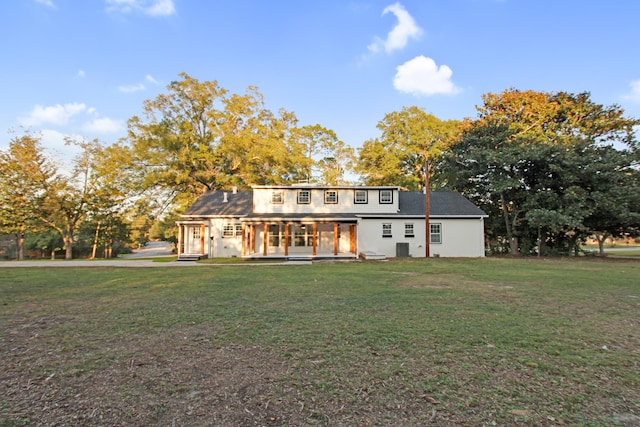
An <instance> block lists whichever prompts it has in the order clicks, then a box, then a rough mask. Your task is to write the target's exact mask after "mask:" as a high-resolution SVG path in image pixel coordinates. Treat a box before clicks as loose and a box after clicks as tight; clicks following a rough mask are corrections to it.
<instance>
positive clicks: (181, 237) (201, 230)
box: [176, 221, 209, 260]
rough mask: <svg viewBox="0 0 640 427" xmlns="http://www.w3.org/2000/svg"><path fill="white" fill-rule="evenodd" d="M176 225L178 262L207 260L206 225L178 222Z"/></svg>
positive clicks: (194, 222)
mask: <svg viewBox="0 0 640 427" xmlns="http://www.w3.org/2000/svg"><path fill="white" fill-rule="evenodd" d="M177 225H178V243H177V245H176V246H177V249H178V260H197V259H202V258H207V256H208V250H207V246H206V242H207V239H205V236H206V235H208V234H209V230H208V227H207V225H206V224H205V223H204V222H202V221H180V222H178V223H177Z"/></svg>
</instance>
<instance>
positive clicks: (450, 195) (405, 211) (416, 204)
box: [398, 191, 487, 217]
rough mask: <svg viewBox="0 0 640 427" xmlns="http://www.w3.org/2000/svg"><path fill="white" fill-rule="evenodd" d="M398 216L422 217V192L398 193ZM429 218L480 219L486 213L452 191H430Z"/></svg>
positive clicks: (424, 201)
mask: <svg viewBox="0 0 640 427" xmlns="http://www.w3.org/2000/svg"><path fill="white" fill-rule="evenodd" d="M398 195H399V197H400V199H399V201H398V205H399V207H400V212H398V215H407V216H414V215H415V216H424V212H425V209H426V197H425V195H424V193H423V192H422V191H400V192H399V193H398ZM429 210H430V212H429V216H430V217H432V216H433V217H437V216H442V217H445V216H449V217H451V216H453V217H481V216H487V214H486V213H484V211H483V210H482V209H480V208H478V207H477V206H476V205H474V204H473V203H471V202H470V201H469V200H468V199H467V198H466V197H464V196H463V195H462V194H460V193H456V192H454V191H432V192H430V193H429Z"/></svg>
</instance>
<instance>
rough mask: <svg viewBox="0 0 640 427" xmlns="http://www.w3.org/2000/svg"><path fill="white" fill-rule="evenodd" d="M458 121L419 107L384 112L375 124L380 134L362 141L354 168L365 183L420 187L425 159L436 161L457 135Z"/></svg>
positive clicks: (417, 188) (423, 176) (405, 187)
mask: <svg viewBox="0 0 640 427" xmlns="http://www.w3.org/2000/svg"><path fill="white" fill-rule="evenodd" d="M459 125H460V122H458V121H456V120H446V121H443V120H440V119H438V118H437V117H435V116H434V115H432V114H428V113H426V112H425V111H424V110H422V109H421V108H418V107H405V108H403V109H402V110H401V111H399V112H393V113H389V114H386V115H385V117H384V118H383V119H382V120H381V121H380V122H379V123H378V125H377V127H378V129H379V130H380V131H381V132H382V135H381V136H380V138H376V139H372V140H368V141H366V142H365V143H364V144H363V146H362V148H361V149H360V152H359V155H360V158H359V162H358V165H357V168H356V170H357V171H358V172H359V173H360V174H361V175H362V178H363V181H364V183H365V184H367V185H399V186H400V187H402V188H403V189H407V190H419V189H421V188H423V187H424V183H425V170H424V169H425V162H426V161H429V162H431V163H436V162H437V160H438V159H439V158H440V156H441V155H442V153H443V152H444V151H445V150H446V149H447V148H448V146H449V145H450V144H451V143H452V142H453V141H454V139H455V138H456V136H457V135H458V133H459Z"/></svg>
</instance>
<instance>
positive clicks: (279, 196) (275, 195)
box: [271, 190, 284, 205]
mask: <svg viewBox="0 0 640 427" xmlns="http://www.w3.org/2000/svg"><path fill="white" fill-rule="evenodd" d="M271 203H273V204H278V205H281V204H283V203H284V194H283V193H282V190H274V191H273V192H271Z"/></svg>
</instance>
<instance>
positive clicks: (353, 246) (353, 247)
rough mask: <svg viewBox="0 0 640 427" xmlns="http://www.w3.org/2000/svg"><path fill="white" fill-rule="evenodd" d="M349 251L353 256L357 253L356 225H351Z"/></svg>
mask: <svg viewBox="0 0 640 427" xmlns="http://www.w3.org/2000/svg"><path fill="white" fill-rule="evenodd" d="M349 251H350V252H351V253H352V254H355V253H356V225H355V224H351V225H350V226H349Z"/></svg>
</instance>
